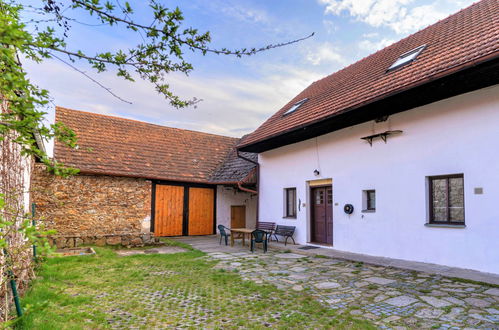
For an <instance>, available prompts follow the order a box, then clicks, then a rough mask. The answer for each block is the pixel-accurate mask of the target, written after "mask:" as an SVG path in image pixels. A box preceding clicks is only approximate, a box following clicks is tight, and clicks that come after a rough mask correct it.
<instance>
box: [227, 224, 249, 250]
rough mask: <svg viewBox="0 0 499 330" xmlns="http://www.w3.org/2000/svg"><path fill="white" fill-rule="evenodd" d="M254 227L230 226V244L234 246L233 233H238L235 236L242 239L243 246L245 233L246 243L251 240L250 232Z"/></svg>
mask: <svg viewBox="0 0 499 330" xmlns="http://www.w3.org/2000/svg"><path fill="white" fill-rule="evenodd" d="M253 231H254V229H251V228H231V229H230V246H234V236H235V235H234V234H239V235H238V237H237V238H241V237H242V239H243V246H245V245H246V244H245V241H246V235H247V236H248V244H249V242H250V241H251V233H252V232H253Z"/></svg>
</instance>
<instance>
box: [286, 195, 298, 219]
mask: <svg viewBox="0 0 499 330" xmlns="http://www.w3.org/2000/svg"><path fill="white" fill-rule="evenodd" d="M284 217H285V218H296V188H286V189H284Z"/></svg>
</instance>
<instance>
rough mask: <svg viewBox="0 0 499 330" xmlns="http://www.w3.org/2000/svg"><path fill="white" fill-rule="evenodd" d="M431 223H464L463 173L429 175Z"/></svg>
mask: <svg viewBox="0 0 499 330" xmlns="http://www.w3.org/2000/svg"><path fill="white" fill-rule="evenodd" d="M428 188H429V191H428V197H429V198H428V200H429V214H430V221H429V222H430V224H446V225H464V176H463V174H452V175H440V176H430V177H428Z"/></svg>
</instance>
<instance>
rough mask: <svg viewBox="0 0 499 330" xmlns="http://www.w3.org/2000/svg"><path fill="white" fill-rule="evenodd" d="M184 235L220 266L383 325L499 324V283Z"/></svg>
mask: <svg viewBox="0 0 499 330" xmlns="http://www.w3.org/2000/svg"><path fill="white" fill-rule="evenodd" d="M181 240H182V241H183V242H185V243H188V244H191V245H192V246H193V247H195V248H197V249H199V250H202V251H205V252H207V254H208V258H215V259H217V260H219V261H220V262H219V264H217V266H216V267H218V268H223V269H226V270H231V271H237V272H239V273H240V274H241V276H242V277H243V278H244V279H247V280H252V281H254V282H256V283H264V282H265V283H272V284H274V285H275V286H277V287H278V288H281V289H285V290H294V291H297V292H304V293H306V294H309V295H311V296H313V297H314V298H316V299H317V300H319V301H320V302H322V303H323V304H325V305H326V306H329V307H330V308H332V309H335V310H337V312H338V313H345V314H346V313H348V314H351V315H354V316H356V317H359V318H366V319H369V320H370V321H372V322H373V323H374V324H376V325H378V326H379V327H380V328H390V329H403V328H433V329H499V288H497V287H493V286H488V285H485V284H483V285H482V284H475V283H467V282H462V281H457V280H452V279H449V278H445V277H442V276H441V275H430V274H427V273H421V272H416V271H410V270H404V269H397V268H390V267H382V266H373V265H367V264H364V263H361V262H352V261H344V260H337V259H332V258H325V257H322V256H316V257H310V256H306V255H302V254H297V253H283V251H276V250H275V249H274V250H273V249H272V248H271V249H270V251H269V252H268V253H265V254H264V253H263V251H262V250H257V251H256V252H255V253H251V251H249V250H248V248H246V247H244V248H243V247H241V246H238V247H229V246H219V245H218V240H217V239H214V238H213V237H211V238H196V239H193V238H183V239H181ZM288 252H290V251H288Z"/></svg>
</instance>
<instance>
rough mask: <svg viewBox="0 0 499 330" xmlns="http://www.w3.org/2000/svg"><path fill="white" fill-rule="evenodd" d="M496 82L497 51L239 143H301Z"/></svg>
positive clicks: (251, 146)
mask: <svg viewBox="0 0 499 330" xmlns="http://www.w3.org/2000/svg"><path fill="white" fill-rule="evenodd" d="M498 83H499V52H494V53H492V54H490V55H488V56H486V57H482V58H480V59H477V60H475V61H470V62H467V63H465V64H463V65H460V66H456V67H454V68H452V69H449V70H446V71H444V72H441V73H439V74H436V75H432V76H429V77H427V78H426V79H425V80H423V81H418V82H417V83H415V84H412V85H410V86H407V87H405V88H404V89H402V90H398V91H395V92H392V93H390V94H386V95H382V96H380V97H378V98H376V99H372V100H369V101H368V102H365V103H361V104H358V105H356V106H355V107H352V108H349V109H345V110H343V111H341V112H338V113H335V114H333V115H331V116H328V117H325V118H322V119H320V120H317V121H314V122H311V123H307V124H304V125H300V126H297V127H294V128H292V129H290V130H287V131H284V132H281V133H278V134H275V135H272V136H270V137H267V138H264V139H262V140H257V141H254V142H250V143H243V144H241V145H239V146H238V147H237V149H238V150H239V151H243V152H264V151H268V150H272V149H276V148H279V147H283V146H285V145H289V144H293V143H297V142H301V141H304V140H307V139H310V138H314V137H317V136H320V135H324V134H327V133H331V132H334V131H337V130H340V129H342V128H346V127H349V126H353V125H357V124H361V123H363V122H368V121H370V120H374V119H376V118H379V117H382V116H386V115H392V114H395V113H399V112H403V111H407V110H410V109H413V108H416V107H419V106H422V105H426V104H429V103H433V102H436V101H440V100H443V99H446V98H449V97H452V96H456V95H459V94H464V93H468V92H471V91H474V90H478V89H481V88H485V87H488V86H492V85H495V84H498Z"/></svg>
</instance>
